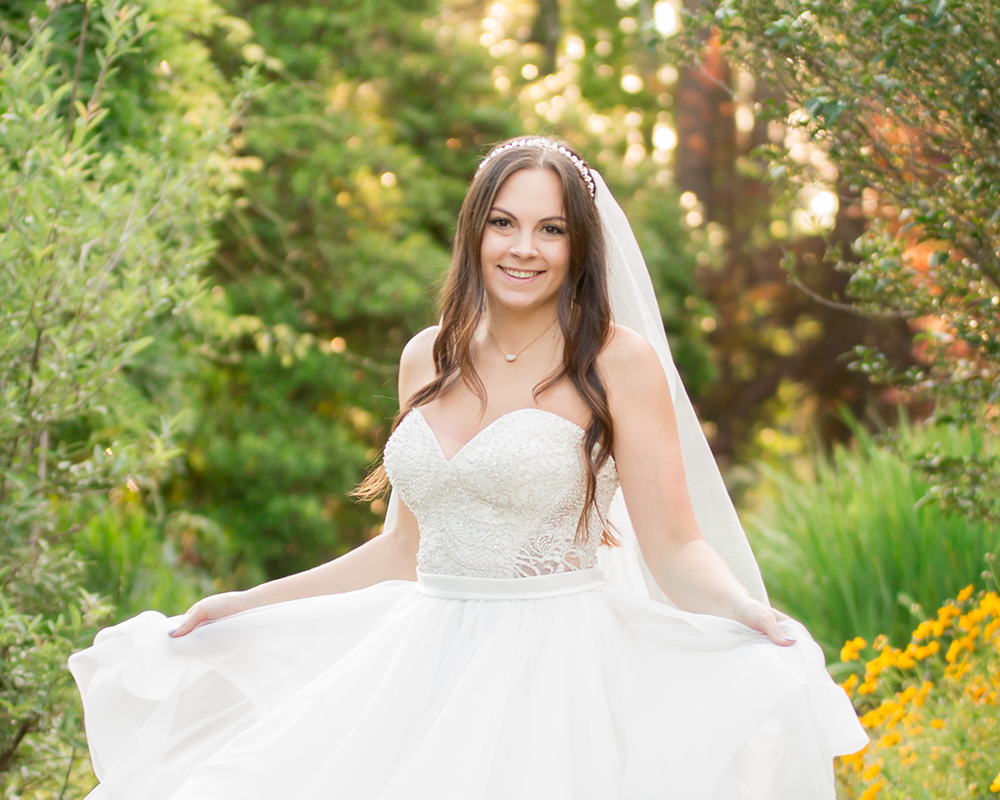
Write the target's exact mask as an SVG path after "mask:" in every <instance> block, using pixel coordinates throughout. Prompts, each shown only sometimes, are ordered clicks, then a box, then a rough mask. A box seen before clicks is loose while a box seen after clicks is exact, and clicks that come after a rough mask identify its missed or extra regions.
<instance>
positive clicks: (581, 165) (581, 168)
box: [476, 136, 597, 199]
mask: <svg viewBox="0 0 1000 800" xmlns="http://www.w3.org/2000/svg"><path fill="white" fill-rule="evenodd" d="M515 147H541V148H542V149H543V150H553V151H555V152H557V153H562V154H563V155H564V156H566V158H568V159H569V161H570V163H571V164H572V165H573V166H574V167H576V169H577V172H579V173H580V177H581V178H583V181H584V183H586V184H587V188H588V189H589V190H590V196H591V197H593V198H595V199H596V197H597V185H596V184H595V183H594V179H593V178H592V177H591V175H590V168H589V167H588V166H587V163H586V162H585V161H584V160H583V159H582V158H580V156H578V155H576V153H574V152H573V151H572V150H570V149H569V148H566V147H563V146H562V145H561V144H556V143H555V142H552V141H549V140H548V139H543V138H542V137H540V136H531V137H527V138H524V139H515V140H514V141H512V142H507V143H506V144H502V145H500V146H499V147H496V148H494V149H493V150H491V151H490V152H489V154H488V155H487V156H486V158H484V159H483V160H482V161H480V162H479V167H478V169H477V170H476V171H477V172H478V171H479V170H481V169H482V168H483V167H485V166H486V165H487V164H489V163H490V161H491V160H493V159H494V158H496V157H497V156H498V155H500V154H501V153H503V152H505V151H507V150H513V149H514V148H515Z"/></svg>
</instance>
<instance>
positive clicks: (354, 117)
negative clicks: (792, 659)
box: [0, 0, 1000, 798]
mask: <svg viewBox="0 0 1000 800" xmlns="http://www.w3.org/2000/svg"><path fill="white" fill-rule="evenodd" d="M998 13H1000V12H998V9H997V7H996V3H994V2H986V1H985V0H973V2H969V3H966V4H963V5H962V6H961V7H955V8H951V7H947V6H946V4H945V3H944V2H943V0H931V1H929V2H921V1H920V0H912V2H900V3H894V2H887V1H886V0H878V2H876V0H857V1H856V2H849V3H848V2H839V3H834V2H826V0H816V1H815V2H808V3H806V2H802V3H798V2H790V3H787V4H774V3H765V2H758V0H747V2H743V3H739V4H736V3H733V2H728V1H727V2H721V3H720V2H713V3H701V2H698V0H685V2H683V3H682V2H679V0H659V1H658V2H652V0H617V2H616V3H615V2H609V0H573V2H568V0H498V2H492V3H490V2H477V1H474V0H393V1H392V2H390V1H389V0H380V2H374V1H373V0H356V1H355V2H337V1H336V0H296V1H295V2H289V1H288V0H169V2H168V1H167V0H136V1H135V2H124V0H86V2H84V1H83V0H47V1H46V2H40V1H39V0H4V2H3V3H0V656H2V662H0V787H2V788H3V791H4V795H3V796H4V797H9V798H15V797H18V798H20V797H37V798H49V797H52V798H56V797H58V798H64V797H65V798H76V797H81V796H82V795H83V794H85V792H86V790H88V789H89V788H90V787H91V786H92V785H93V783H94V779H93V777H92V776H91V775H90V772H89V764H88V761H87V758H86V745H85V742H84V740H83V738H82V729H81V725H80V712H79V709H78V706H77V701H76V698H75V695H74V691H73V689H72V685H71V683H70V682H69V680H68V676H67V673H66V672H65V668H64V664H65V659H66V657H67V655H68V654H69V653H70V652H71V651H72V650H73V649H78V648H80V647H82V646H85V644H86V643H88V642H89V641H90V640H91V639H92V637H93V634H94V632H95V631H96V630H97V629H99V628H100V627H102V626H105V625H108V624H112V623H114V622H117V621H120V620H122V619H125V618H127V617H129V616H131V615H134V614H136V613H138V612H139V611H141V610H144V609H148V608H153V609H156V610H159V611H162V612H164V613H167V614H174V613H180V612H182V611H183V610H184V609H185V608H187V606H188V605H190V604H191V603H192V602H193V601H195V600H196V599H198V598H199V597H201V596H203V595H205V594H208V593H212V592H216V591H223V590H228V589H239V588H246V587H248V586H250V585H253V584H255V583H258V582H260V581H263V580H266V579H270V578H274V577H279V576H282V575H286V574H288V573H290V572H293V571H297V570H301V569H304V568H308V567H310V566H313V565H315V564H317V563H319V562H321V561H325V560H328V559H330V558H333V557H336V556H338V555H341V554H342V553H344V552H346V551H348V550H349V549H351V548H353V547H355V546H357V545H358V544H360V543H361V542H363V541H365V540H366V539H368V538H369V537H371V536H374V535H376V534H377V533H378V531H379V530H380V525H381V520H382V517H383V515H384V511H385V506H384V503H383V502H381V501H376V502H374V503H371V504H357V503H355V502H352V501H351V500H350V499H349V498H347V496H346V494H347V492H348V491H349V490H350V489H351V488H352V487H354V486H355V485H356V484H357V483H358V482H359V481H360V479H361V478H362V477H363V475H364V474H365V472H366V470H367V469H368V468H369V467H370V466H371V465H372V464H373V463H374V462H375V461H376V460H377V459H378V457H379V454H380V452H381V446H382V445H383V443H384V441H385V438H386V436H387V435H388V431H389V426H390V424H391V420H392V418H393V416H394V414H395V412H396V410H397V399H396V388H395V377H396V364H397V360H398V356H399V352H400V350H401V349H402V346H403V345H404V344H405V342H406V341H407V340H408V338H409V337H410V336H412V335H413V334H414V333H416V332H417V331H419V330H420V329H422V328H423V327H425V326H427V325H429V324H432V323H433V322H434V320H435V311H434V298H435V293H436V290H437V287H438V285H439V284H440V281H441V278H442V276H443V272H444V270H445V268H446V266H447V263H448V258H449V246H450V242H451V237H452V235H453V232H454V223H455V219H456V216H457V212H458V209H459V206H460V204H461V201H462V197H463V194H464V191H465V189H466V187H467V185H468V183H469V180H470V178H471V176H472V173H473V171H474V169H475V167H476V164H477V163H478V160H479V159H480V158H481V157H482V156H483V155H484V154H485V153H486V152H487V150H488V149H489V147H490V146H491V144H493V143H495V142H497V141H500V140H503V139H505V138H507V137H510V136H514V135H518V134H522V133H529V134H530V133H540V134H546V135H552V136H557V137H561V138H563V139H565V140H567V141H568V142H570V143H571V144H572V145H573V146H574V147H575V148H577V149H578V150H579V151H580V152H581V153H582V154H583V155H584V156H585V157H586V158H587V160H588V161H589V162H590V163H591V164H593V165H595V166H596V167H597V168H599V169H600V170H601V171H602V173H603V174H604V176H605V178H606V180H607V181H608V183H609V184H610V186H611V187H612V189H613V191H614V192H615V194H616V196H617V197H618V198H619V199H620V201H621V203H622V205H623V206H624V208H625V210H626V212H627V213H628V215H629V217H630V220H631V222H632V225H633V228H634V229H635V231H636V234H637V236H638V238H639V240H640V244H641V245H642V246H643V250H644V253H645V256H646V259H647V262H648V265H649V268H650V271H651V273H652V276H653V280H654V284H655V286H656V289H657V292H658V296H659V299H660V306H661V312H662V315H663V321H664V325H665V327H666V330H667V333H668V336H669V338H670V342H671V346H672V348H673V351H674V356H675V359H676V360H677V363H678V366H679V368H680V371H681V373H682V375H683V377H684V379H685V381H686V384H687V386H688V389H689V392H690V393H691V396H692V399H693V400H694V402H695V405H696V407H697V409H698V412H699V416H700V418H701V421H702V424H703V427H704V429H705V432H706V434H707V436H708V438H709V440H710V442H711V444H712V447H713V449H714V451H715V453H716V456H717V457H718V459H719V460H720V463H721V465H722V467H723V471H724V474H725V476H726V479H727V482H728V483H729V485H730V489H731V491H732V493H733V495H734V498H735V499H736V502H737V505H738V507H739V508H740V510H741V512H742V516H743V519H744V522H745V524H746V526H747V528H748V534H749V536H750V539H751V543H752V545H753V546H754V549H755V551H756V552H757V554H758V558H759V559H760V561H761V566H762V569H763V571H764V575H765V581H766V582H767V584H768V587H769V590H770V592H771V595H772V601H773V602H774V603H775V605H777V606H778V607H780V608H782V609H784V610H786V611H788V613H790V614H793V615H794V616H796V617H798V618H800V619H802V620H803V621H804V622H805V623H806V624H807V625H808V626H809V627H810V629H811V630H812V631H813V633H814V635H815V636H816V638H817V640H818V641H819V642H820V643H821V644H822V645H823V647H824V649H825V650H826V652H827V656H828V658H829V660H830V663H831V670H832V671H833V672H834V674H835V675H836V676H838V677H839V678H844V677H847V676H849V674H855V673H857V674H863V672H864V667H863V665H860V664H858V663H852V662H853V661H856V660H857V659H847V660H845V661H841V658H840V657H841V648H842V646H843V645H844V642H845V641H847V640H849V639H852V638H853V637H861V638H863V639H864V640H865V643H864V645H857V648H860V649H863V648H865V647H868V648H872V649H870V650H869V651H868V652H869V653H870V654H871V655H874V653H876V652H882V651H884V649H885V647H886V646H888V645H887V643H892V644H895V645H897V646H901V647H902V646H905V645H906V642H907V641H909V639H910V635H911V631H912V629H913V628H914V627H915V626H916V625H918V624H919V623H920V622H921V621H922V620H925V619H927V618H928V615H930V616H933V612H934V611H935V610H936V609H937V608H938V606H939V605H940V604H942V603H945V601H947V600H948V598H954V597H956V595H958V593H959V592H960V590H962V589H963V587H966V586H967V585H969V584H972V585H974V587H975V590H976V591H980V590H981V591H983V592H986V591H988V590H991V589H993V588H995V581H993V579H992V578H991V577H990V569H991V567H992V562H991V561H990V558H992V554H994V553H995V551H996V550H997V547H998V532H997V523H998V520H1000V507H998V503H997V496H998V493H1000V492H998V489H1000V477H998V476H1000V468H998V462H997V457H998V446H997V420H998V417H1000V406H998V400H1000V397H998V376H997V372H998V364H1000V323H998V317H997V314H998V311H1000V308H998V306H1000V251H998V246H1000V245H998V242H1000V239H998V226H1000V212H998V211H997V208H1000V202H998V201H1000V197H998V194H1000V190H998V189H997V187H998V186H1000V180H998V178H1000V175H997V172H998V171H1000V147H998V146H997V144H996V142H997V141H998V140H1000V139H998V136H1000V131H998V126H1000V122H998V119H997V116H996V112H995V108H996V107H997V100H998V99H1000V98H998V97H997V93H998V87H1000V76H998V74H997V64H998V63H1000V61H998V59H1000V52H998V51H1000V45H998V42H1000V35H997V33H998ZM917 54H920V57H919V58H915V56H916V55H917ZM991 581H993V582H991ZM984 613H985V612H984ZM968 630H969V629H965V633H966V634H967V633H968ZM995 631H996V628H994V629H993V633H995ZM880 634H882V635H883V636H882V639H881V640H877V639H876V637H877V636H879V635H880ZM957 635H958V634H956V636H957ZM991 635H993V634H992V633H991ZM879 641H880V642H881V647H878V646H877V645H876V644H875V643H876V642H879ZM946 644H947V643H946ZM946 649H947V648H946ZM994 650H995V648H994ZM859 651H860V650H859ZM969 652H970V653H971V652H972V649H971V648H970V649H969ZM928 657H929V656H928ZM994 660H995V659H994ZM952 661H954V659H952ZM942 663H944V662H942ZM948 663H952V662H948ZM991 663H992V662H991ZM859 670H860V671H861V672H859ZM986 674H987V676H988V675H989V674H993V675H994V676H996V674H997V673H996V670H994V672H993V673H989V670H987V673H986ZM873 685H874V684H873ZM900 685H901V684H900ZM995 686H996V681H994V687H995ZM898 688H899V686H897V685H895V684H892V685H890V686H889V688H888V689H885V691H886V692H889V694H888V695H886V696H887V697H889V696H891V695H892V692H894V691H896V689H898ZM994 699H995V691H994ZM859 702H860V703H861V705H859V709H861V708H862V706H864V703H865V702H869V701H867V700H865V699H864V698H861V699H860V700H859ZM997 735H998V736H1000V730H998V731H997ZM906 757H907V756H906V754H905V753H904V754H903V756H901V757H900V758H902V759H903V760H905V758H906ZM966 760H969V758H968V757H967V758H966ZM973 760H974V759H973ZM987 761H988V759H987ZM860 769H861V768H860V767H859V770H860ZM983 769H986V767H983ZM865 774H867V773H865ZM976 774H977V775H978V773H976ZM876 776H877V773H876ZM858 780H860V778H859V779H858ZM866 780H868V779H866ZM874 780H876V777H875V776H873V777H872V778H871V780H868V782H867V783H864V785H860V784H859V785H860V786H861V788H857V787H855V788H857V793H856V794H855V793H852V792H854V789H853V788H850V787H852V786H855V784H852V783H850V781H849V780H848V779H847V778H844V779H843V785H842V787H841V788H842V790H843V791H844V792H845V795H844V796H850V797H853V796H862V795H861V792H862V791H864V790H866V788H867V789H870V787H871V785H873V784H872V781H874ZM973 780H974V779H973V778H969V781H973ZM975 780H980V779H979V778H975ZM986 783H987V784H988V783H989V781H988V780H987V781H986ZM998 788H1000V787H998ZM876 791H877V790H876ZM942 791H943V790H942ZM956 791H957V790H956ZM963 791H964V790H963ZM870 796H871V797H874V794H872V795H870ZM900 796H901V797H902V796H903V795H900ZM934 796H936V797H944V796H949V797H950V796H952V795H950V794H935V795H934ZM954 796H955V797H958V796H966V795H959V794H955V795H954Z"/></svg>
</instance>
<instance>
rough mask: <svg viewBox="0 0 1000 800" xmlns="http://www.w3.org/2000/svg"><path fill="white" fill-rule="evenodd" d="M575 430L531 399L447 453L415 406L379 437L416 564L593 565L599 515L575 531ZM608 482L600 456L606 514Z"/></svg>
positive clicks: (492, 570)
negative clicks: (415, 533)
mask: <svg viewBox="0 0 1000 800" xmlns="http://www.w3.org/2000/svg"><path fill="white" fill-rule="evenodd" d="M583 435H584V432H583V430H582V429H581V428H580V427H579V426H578V425H576V424H575V423H573V422H570V421H569V420H568V419H566V418H565V417H561V416H559V415H558V414H553V413H551V412H549V411H543V410H542V409H538V408H522V409H519V410H517V411H511V412H510V413H509V414H504V415H503V416H502V417H500V418H498V419H496V420H494V421H493V422H492V423H490V424H489V425H487V426H486V427H485V428H483V429H482V430H481V431H479V433H477V434H476V435H475V436H474V437H473V438H472V440H471V441H469V442H468V443H466V444H465V446H463V447H462V449H461V450H459V451H458V452H457V453H455V455H454V456H453V457H452V458H451V459H450V460H449V459H446V458H445V457H444V453H443V452H442V450H441V447H440V445H439V444H438V440H437V438H436V437H435V435H434V432H433V431H432V430H431V428H430V426H429V425H428V424H427V421H426V420H425V419H424V417H423V415H422V414H421V413H420V410H419V409H414V410H413V411H411V412H410V413H409V414H408V415H407V416H406V417H405V418H404V419H403V421H402V422H401V423H400V424H399V425H398V427H397V428H396V430H395V431H394V432H393V434H392V436H391V437H389V441H388V442H387V443H386V446H385V459H384V462H385V469H386V472H387V473H388V475H389V480H390V481H391V482H392V485H393V487H394V488H395V490H396V491H397V492H398V493H399V496H400V498H401V499H402V500H403V502H404V503H406V505H407V507H409V509H410V510H411V511H412V512H413V514H414V516H416V518H417V522H418V524H419V526H420V546H419V550H418V553H417V569H419V570H420V571H421V572H427V573H435V574H443V575H466V576H473V577H482V578H516V577H522V576H528V575H545V574H549V573H553V572H566V571H569V570H574V569H584V568H588V567H593V566H596V564H597V547H598V545H599V544H600V541H601V524H600V521H599V519H598V518H597V516H596V515H595V514H591V516H590V520H589V525H588V531H587V536H586V538H582V537H581V540H580V541H577V537H576V529H577V523H578V522H579V519H580V512H581V510H582V508H583V502H584V496H585V491H586V475H585V471H584V469H585V467H584V461H583V450H582V442H583ZM617 487H618V474H617V472H616V470H615V467H614V462H613V461H612V460H611V459H608V461H607V463H606V464H605V466H604V468H603V469H602V470H601V473H600V474H599V475H598V480H597V503H598V508H600V509H601V514H602V515H603V516H605V517H606V515H607V510H608V506H609V504H610V503H611V498H612V496H613V495H614V492H615V489H616V488H617Z"/></svg>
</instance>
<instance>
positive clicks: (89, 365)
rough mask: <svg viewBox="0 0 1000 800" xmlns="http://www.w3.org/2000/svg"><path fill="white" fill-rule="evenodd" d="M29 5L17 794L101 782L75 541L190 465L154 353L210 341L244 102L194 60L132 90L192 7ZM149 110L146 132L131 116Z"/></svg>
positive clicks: (5, 658) (5, 694)
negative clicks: (217, 256)
mask: <svg viewBox="0 0 1000 800" xmlns="http://www.w3.org/2000/svg"><path fill="white" fill-rule="evenodd" d="M201 5H202V6H206V7H207V5H209V4H208V3H207V2H204V3H201ZM13 6H14V7H15V8H14V9H13V12H12V13H11V15H10V16H9V18H7V17H5V20H4V23H5V24H4V25H3V30H4V33H5V34H7V33H11V32H12V33H11V38H6V37H5V38H4V40H3V41H2V42H0V198H3V202H2V203H0V554H2V556H0V796H3V797H11V798H14V797H33V798H47V797H59V798H63V800H69V799H70V798H75V797H78V796H80V795H81V794H82V792H83V791H85V787H84V783H92V779H85V780H84V781H83V782H80V781H78V780H76V778H75V776H77V773H79V772H84V773H85V772H86V767H85V754H86V746H85V744H84V743H83V741H82V732H81V730H82V729H81V726H80V711H79V700H78V698H77V696H76V692H75V689H74V688H73V686H72V681H71V679H70V676H69V673H68V672H67V670H66V668H65V664H66V659H67V657H68V656H69V654H70V652H71V651H72V650H73V648H74V647H76V646H78V645H79V644H81V643H84V642H86V641H88V640H89V639H90V638H92V635H93V632H94V631H95V630H96V628H97V627H98V626H99V625H100V624H102V623H103V622H104V621H106V620H107V618H108V616H109V614H110V612H111V609H110V608H109V607H108V605H107V604H106V603H105V602H103V601H102V600H101V599H100V598H99V596H98V595H97V594H95V593H91V592H87V591H84V589H83V588H82V587H83V586H84V579H85V576H86V573H85V567H84V565H83V563H82V561H81V558H80V556H79V555H78V554H77V553H76V552H75V551H74V549H73V547H72V541H71V539H72V535H73V533H74V532H76V531H77V530H79V529H81V528H82V529H83V535H85V534H86V533H87V530H88V528H87V525H88V523H87V518H86V515H87V514H90V513H92V510H93V509H94V508H95V507H96V508H100V506H101V504H107V502H108V500H107V499H106V498H107V497H108V493H109V492H111V493H112V495H114V493H115V492H118V493H121V492H124V491H126V490H125V489H124V487H126V486H127V487H129V489H128V491H130V492H133V493H135V494H140V493H141V494H143V495H152V496H154V497H155V496H156V492H157V487H158V485H159V484H160V482H161V481H162V480H163V477H164V476H165V475H167V474H169V472H170V471H171V469H172V468H173V462H174V460H175V458H176V456H177V453H178V447H177V433H178V430H179V423H180V422H181V421H182V420H183V413H182V412H183V407H179V404H178V403H176V402H175V401H176V400H177V398H178V397H182V395H181V394H179V393H178V392H177V391H176V388H175V387H174V386H173V385H172V384H171V383H170V382H167V381H165V382H161V384H159V385H157V384H156V383H155V381H154V380H153V379H152V377H151V376H153V377H155V375H157V368H158V367H162V362H160V363H157V362H156V360H148V359H150V354H151V353H157V354H158V356H159V355H161V351H160V350H159V349H160V348H163V347H164V345H163V340H164V339H169V338H171V337H173V339H174V340H175V341H176V342H186V343H184V344H180V345H178V348H183V347H186V348H188V350H190V349H193V348H194V347H195V346H196V345H197V341H195V339H196V337H195V336H193V335H187V336H186V337H185V336H182V335H181V334H179V333H178V331H179V330H181V328H182V326H183V323H182V322H181V321H182V320H184V319H186V318H187V317H188V316H189V312H190V311H191V309H192V308H193V307H194V306H196V305H197V304H198V303H199V302H201V298H202V297H203V295H204V292H203V288H204V285H203V279H202V278H201V276H200V272H201V270H202V268H203V267H204V264H205V262H206V260H207V259H208V257H209V255H210V254H211V252H212V249H213V247H214V239H213V236H212V225H213V223H214V221H215V220H216V218H217V216H218V213H219V211H220V210H221V208H222V207H223V205H224V202H225V190H224V186H225V181H226V178H227V175H228V174H229V173H230V168H229V166H228V162H227V159H226V157H225V143H226V139H227V137H228V135H229V134H228V125H227V119H228V117H229V114H230V112H229V111H228V99H227V98H226V97H225V96H223V95H220V94H218V93H215V94H213V93H212V91H211V87H210V86H206V85H205V84H204V83H201V84H199V83H198V80H195V81H191V80H188V78H187V77H185V74H186V73H185V70H184V64H183V62H181V61H180V60H178V59H175V60H174V65H173V67H171V68H170V70H171V71H170V76H171V77H170V79H169V80H167V79H166V78H164V80H163V81H162V83H165V84H167V85H168V86H169V88H168V89H167V90H165V91H163V92H161V93H159V94H157V93H155V92H154V93H149V92H146V93H143V92H142V91H140V89H141V87H142V86H145V85H147V84H149V83H156V81H158V80H159V79H158V78H155V76H154V77H153V78H150V79H149V80H146V81H145V83H143V82H142V81H140V82H139V84H137V86H138V88H137V89H136V92H135V93H134V94H133V95H129V86H132V85H133V84H132V83H130V81H134V80H138V79H139V78H141V77H143V76H145V78H149V75H148V73H149V67H146V66H143V65H145V64H147V63H151V64H153V65H157V64H160V61H161V60H163V61H164V63H166V61H165V59H163V56H162V53H163V52H164V51H162V50H159V51H158V50H157V49H156V48H157V47H158V46H159V47H163V46H166V45H164V42H165V40H166V39H167V38H169V37H167V36H166V33H168V32H169V30H170V29H171V27H173V28H176V27H177V23H178V19H179V18H178V19H175V20H174V23H175V24H174V25H173V26H171V25H169V24H162V23H163V22H164V19H163V17H164V15H165V14H169V13H178V14H179V13H180V12H171V11H169V10H167V9H165V7H164V6H163V5H161V4H157V3H151V2H144V3H138V4H132V5H127V4H125V3H123V2H120V0H89V1H88V2H87V3H86V4H82V3H49V4H45V3H42V2H21V3H14V4H13ZM20 18H27V19H30V23H29V24H28V25H27V28H26V29H25V30H23V31H21V32H20V34H18V32H17V28H16V25H11V24H9V20H10V19H14V20H17V19H20ZM157 42H158V43H159V44H156V43H157ZM175 44H176V42H175ZM184 46H185V47H186V48H187V51H191V48H192V47H195V45H194V44H192V43H191V42H186V43H185V45H184ZM199 46H200V45H199ZM202 51H204V48H203V47H202ZM67 53H72V57H70V58H67ZM158 55H159V56H160V57H159V58H157V56H158ZM171 57H172V56H171ZM192 59H193V57H192ZM193 60H196V59H193ZM200 66H201V65H200V64H199V68H200ZM137 69H138V70H139V72H137V71H136V70H137ZM160 69H161V71H163V70H164V69H165V68H163V67H162V66H161V67H160ZM199 80H200V79H199ZM195 84H198V85H195ZM187 89H190V90H192V91H189V92H187V93H186V94H185V90H187ZM195 89H197V90H198V91H194V90H195ZM201 90H204V91H201ZM112 100H114V102H113V103H112V102H111V101H112ZM132 101H135V102H132ZM198 103H200V104H201V106H200V108H201V112H202V113H201V115H200V117H198V119H197V120H195V116H193V115H192V112H193V109H194V107H195V105H197V104H198ZM135 105H141V106H143V107H144V108H145V111H146V114H145V115H144V118H143V124H144V126H145V127H144V132H145V136H143V135H139V133H138V132H137V131H136V132H134V133H135V135H132V133H129V135H127V136H126V135H123V134H121V131H120V128H119V127H118V126H120V125H121V124H122V123H123V120H124V117H123V116H122V115H121V113H120V112H121V111H122V109H123V108H125V107H129V108H131V107H134V106H135ZM111 106H114V107H115V110H116V111H118V112H119V115H118V117H115V115H114V113H109V110H110V107H111ZM115 120H117V126H116V124H111V123H112V122H114V121H115ZM116 131H117V132H116ZM116 136H121V138H119V139H116V138H115V137H116ZM181 333H190V332H189V331H181ZM57 511H58V512H59V513H57ZM60 523H63V524H60ZM89 524H93V523H92V522H91V523H89ZM178 591H179V590H178Z"/></svg>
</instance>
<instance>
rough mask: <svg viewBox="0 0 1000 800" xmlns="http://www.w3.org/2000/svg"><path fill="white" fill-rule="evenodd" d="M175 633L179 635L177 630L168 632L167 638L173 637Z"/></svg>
mask: <svg viewBox="0 0 1000 800" xmlns="http://www.w3.org/2000/svg"><path fill="white" fill-rule="evenodd" d="M175 633H177V628H174V629H173V630H172V631H167V636H173V635H174V634H175Z"/></svg>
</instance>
